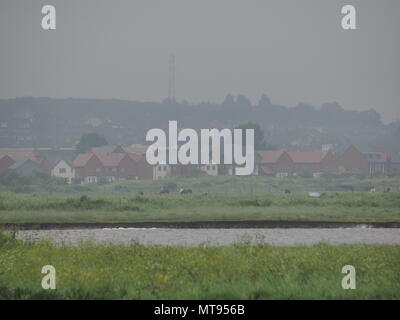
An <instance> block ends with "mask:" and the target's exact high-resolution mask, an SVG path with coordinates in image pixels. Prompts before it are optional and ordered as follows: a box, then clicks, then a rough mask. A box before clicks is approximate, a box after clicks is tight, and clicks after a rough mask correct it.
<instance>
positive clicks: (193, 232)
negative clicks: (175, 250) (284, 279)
mask: <svg viewBox="0 0 400 320" xmlns="http://www.w3.org/2000/svg"><path fill="white" fill-rule="evenodd" d="M16 237H17V239H21V240H28V241H39V240H44V239H46V240H50V241H52V242H54V243H55V244H57V245H60V244H79V243H81V242H82V241H83V242H84V241H93V242H96V243H113V244H129V243H132V242H139V243H141V244H145V245H150V244H157V245H173V246H188V247H190V246H198V245H201V244H208V245H229V244H233V243H237V242H240V241H251V242H252V243H266V244H271V245H276V246H293V245H312V244H315V243H318V242H326V243H330V244H360V243H363V244H400V229H395V228H393V229H392V228H362V227H360V228H343V229H318V228H313V229H296V228H290V229H156V228H154V229H153V228H148V229H147V228H146V229H144V228H140V229H139V228H117V229H74V230H24V231H18V232H17V234H16Z"/></svg>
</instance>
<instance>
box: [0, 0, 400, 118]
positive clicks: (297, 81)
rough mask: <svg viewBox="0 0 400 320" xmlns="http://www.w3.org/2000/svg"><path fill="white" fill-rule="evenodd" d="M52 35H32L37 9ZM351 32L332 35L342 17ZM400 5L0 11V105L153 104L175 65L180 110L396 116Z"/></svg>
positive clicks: (264, 1)
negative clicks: (305, 106) (220, 107)
mask: <svg viewBox="0 0 400 320" xmlns="http://www.w3.org/2000/svg"><path fill="white" fill-rule="evenodd" d="M46 4H52V5H54V6H55V7H56V10H57V30H54V31H44V30H42V28H41V19H42V14H41V8H42V6H43V5H46ZM345 4H352V5H354V6H355V7H356V9H357V30H349V31H345V30H343V29H342V28H341V17H342V15H341V12H340V11H341V7H342V6H343V5H345ZM399 31H400V1H399V0H383V1H378V0H362V1H361V0H346V1H336V0H131V1H122V0H113V1H111V0H109V1H105V0H82V1H77V0H68V1H65V0H64V1H60V0H46V1H41V0H40V1H39V0H25V1H22V0H1V1H0V45H1V47H0V48H1V53H0V98H13V97H17V96H49V97H60V98H64V97H86V98H119V99H128V100H143V101H160V100H162V99H164V98H165V97H166V96H167V94H168V58H169V54H170V53H171V52H173V53H174V54H175V56H176V65H177V67H176V68H177V70H176V95H177V99H178V100H179V101H181V100H182V99H186V100H188V101H189V102H200V101H213V102H221V101H222V100H223V98H224V96H225V95H226V94H227V93H232V94H235V95H236V94H245V95H246V96H248V97H249V98H250V99H251V100H252V101H253V102H254V103H256V102H257V101H258V99H259V97H260V95H261V94H262V93H266V94H267V95H268V96H269V97H270V99H271V101H272V102H273V103H279V104H284V105H288V106H295V105H296V104H298V103H299V102H305V103H311V104H314V105H316V106H319V105H320V104H321V103H323V102H332V101H337V102H338V103H340V104H341V105H342V106H343V107H345V108H348V109H357V110H364V109H369V108H375V109H376V110H377V111H379V112H381V113H382V114H383V115H384V119H385V120H386V121H389V120H392V119H394V118H395V117H397V116H399V115H400V112H399V111H398V110H399V108H400V85H399V84H400V62H399V59H400V35H399Z"/></svg>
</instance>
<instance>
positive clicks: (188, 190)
mask: <svg viewBox="0 0 400 320" xmlns="http://www.w3.org/2000/svg"><path fill="white" fill-rule="evenodd" d="M191 193H192V189H183V188H181V189H180V190H179V194H191Z"/></svg>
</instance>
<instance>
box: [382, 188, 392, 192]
mask: <svg viewBox="0 0 400 320" xmlns="http://www.w3.org/2000/svg"><path fill="white" fill-rule="evenodd" d="M390 191H391V189H390V188H385V190H383V192H390Z"/></svg>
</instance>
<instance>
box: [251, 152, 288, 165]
mask: <svg viewBox="0 0 400 320" xmlns="http://www.w3.org/2000/svg"><path fill="white" fill-rule="evenodd" d="M285 152H286V151H285V150H262V151H257V153H258V154H259V155H260V157H261V163H275V162H277V161H278V160H279V158H280V157H281V156H282V154H284V153H285Z"/></svg>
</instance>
